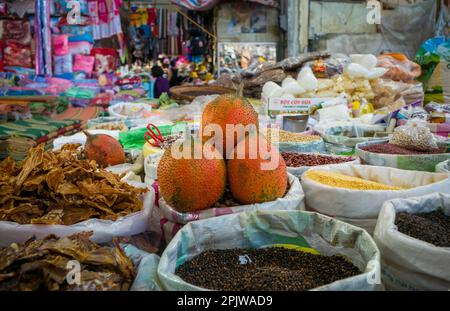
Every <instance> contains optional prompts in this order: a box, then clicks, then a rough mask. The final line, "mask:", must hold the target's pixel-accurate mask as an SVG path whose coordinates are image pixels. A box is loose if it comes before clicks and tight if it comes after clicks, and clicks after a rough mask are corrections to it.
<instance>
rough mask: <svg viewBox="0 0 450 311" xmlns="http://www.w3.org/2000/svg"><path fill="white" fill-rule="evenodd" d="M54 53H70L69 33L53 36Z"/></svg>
mask: <svg viewBox="0 0 450 311" xmlns="http://www.w3.org/2000/svg"><path fill="white" fill-rule="evenodd" d="M53 54H54V55H56V56H64V55H67V54H69V36H68V35H57V36H53Z"/></svg>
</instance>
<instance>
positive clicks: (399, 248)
mask: <svg viewBox="0 0 450 311" xmlns="http://www.w3.org/2000/svg"><path fill="white" fill-rule="evenodd" d="M439 208H440V209H441V210H442V211H443V212H444V214H446V215H447V216H450V196H449V195H445V194H442V193H432V194H429V195H425V196H422V197H416V198H410V199H398V200H391V201H387V202H386V203H385V204H384V206H383V208H382V209H381V212H380V216H379V218H378V223H377V227H376V229H375V234H374V238H375V241H376V243H377V245H378V247H379V248H380V252H381V261H382V266H381V269H382V280H383V283H384V284H385V285H386V288H388V289H390V290H419V291H423V290H435V291H436V290H442V291H448V290H449V289H450V269H449V263H450V247H437V246H434V245H433V244H430V243H427V242H424V241H421V240H418V239H415V238H413V237H410V236H407V235H405V234H403V233H401V232H399V231H398V229H397V226H396V225H395V216H396V214H397V213H400V212H406V213H409V214H420V213H430V212H432V211H435V210H437V209H439Z"/></svg>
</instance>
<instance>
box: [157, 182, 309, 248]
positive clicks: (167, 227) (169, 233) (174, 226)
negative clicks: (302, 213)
mask: <svg viewBox="0 0 450 311" xmlns="http://www.w3.org/2000/svg"><path fill="white" fill-rule="evenodd" d="M288 182H289V190H288V192H287V193H286V195H285V196H284V197H283V198H279V199H277V200H275V201H272V202H266V203H261V204H252V205H241V206H234V207H220V208H210V209H207V210H203V211H199V212H190V213H181V212H178V211H176V210H175V209H173V208H172V207H171V206H170V205H168V204H167V202H166V201H165V200H164V198H162V197H161V198H160V199H159V209H158V210H159V214H158V213H153V215H152V218H154V217H158V216H159V217H160V219H161V220H162V221H161V224H162V225H161V232H162V234H164V239H165V241H166V242H167V243H169V242H170V241H171V240H172V238H173V237H174V236H175V234H176V233H177V232H178V230H180V229H181V228H182V227H183V226H184V225H185V224H187V223H189V222H191V221H196V220H199V219H208V218H214V217H218V216H223V215H228V214H236V213H241V212H244V211H274V210H304V209H305V204H304V202H303V199H304V194H303V189H302V186H301V185H300V181H299V180H298V178H296V177H294V176H293V175H290V174H288ZM160 219H158V220H157V221H158V222H159V220H160ZM153 222H155V221H153Z"/></svg>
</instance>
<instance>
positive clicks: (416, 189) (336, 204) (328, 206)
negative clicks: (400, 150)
mask: <svg viewBox="0 0 450 311" xmlns="http://www.w3.org/2000/svg"><path fill="white" fill-rule="evenodd" d="M311 171H325V172H331V173H340V174H344V175H348V176H353V177H357V178H362V179H365V180H370V181H374V182H378V183H381V184H385V185H388V186H394V187H400V188H408V189H405V190H352V189H347V188H337V187H331V186H328V185H325V184H321V183H319V182H316V181H314V180H311V179H309V178H307V177H306V176H305V174H307V173H308V172H311ZM308 172H307V173H305V174H303V175H302V178H301V184H302V187H303V191H304V192H305V204H306V209H307V210H312V211H317V212H319V213H321V214H325V215H328V216H332V217H336V218H338V219H340V220H342V221H345V222H347V223H350V224H352V225H355V226H358V227H361V228H364V229H366V230H367V231H368V232H369V233H370V234H372V233H373V230H374V228H375V225H376V222H377V218H378V213H379V212H380V209H381V207H382V206H383V203H384V202H385V201H386V200H389V199H396V198H409V197H413V196H420V195H424V194H428V193H431V192H443V193H448V194H450V174H445V173H428V172H418V171H407V170H399V169H395V168H389V167H379V166H365V165H353V164H341V165H333V166H322V167H319V168H312V169H310V170H308Z"/></svg>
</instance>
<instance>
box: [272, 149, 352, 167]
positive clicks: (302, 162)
mask: <svg viewBox="0 0 450 311" xmlns="http://www.w3.org/2000/svg"><path fill="white" fill-rule="evenodd" d="M281 156H282V157H283V159H284V161H285V162H286V165H287V166H288V167H300V166H318V165H326V164H339V163H345V162H350V161H353V158H351V157H331V156H325V155H318V154H306V153H295V152H282V153H281Z"/></svg>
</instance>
